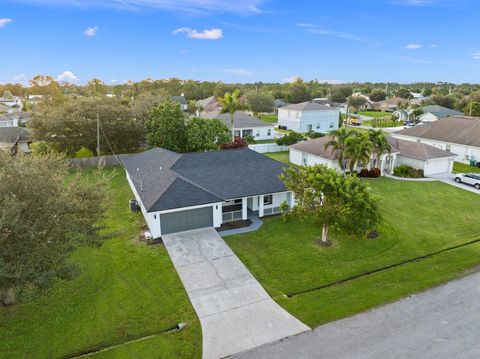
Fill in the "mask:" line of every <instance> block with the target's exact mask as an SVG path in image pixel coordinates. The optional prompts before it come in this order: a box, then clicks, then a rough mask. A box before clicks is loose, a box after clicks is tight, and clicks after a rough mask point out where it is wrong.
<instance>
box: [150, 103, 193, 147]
mask: <svg viewBox="0 0 480 359" xmlns="http://www.w3.org/2000/svg"><path fill="white" fill-rule="evenodd" d="M146 129H147V141H148V144H149V145H150V146H154V147H162V148H165V149H167V150H170V151H174V152H183V151H184V150H185V147H186V139H187V133H186V132H187V131H186V125H185V114H184V113H183V111H182V109H181V108H180V105H179V104H177V103H173V102H171V101H168V102H164V103H161V104H160V105H158V106H156V107H154V108H153V109H151V110H150V112H149V113H148V120H147V123H146Z"/></svg>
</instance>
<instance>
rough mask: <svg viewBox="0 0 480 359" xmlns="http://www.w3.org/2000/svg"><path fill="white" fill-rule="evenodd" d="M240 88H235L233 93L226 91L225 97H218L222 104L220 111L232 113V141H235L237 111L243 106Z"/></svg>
mask: <svg viewBox="0 0 480 359" xmlns="http://www.w3.org/2000/svg"><path fill="white" fill-rule="evenodd" d="M239 95H240V90H238V89H237V90H235V91H233V92H232V93H230V92H226V93H225V95H223V97H218V98H217V100H218V102H219V103H220V105H221V106H222V108H221V110H220V113H229V114H230V125H231V127H232V142H233V141H235V112H236V111H238V110H240V109H241V108H242V105H241V103H240V100H239V98H238V97H239Z"/></svg>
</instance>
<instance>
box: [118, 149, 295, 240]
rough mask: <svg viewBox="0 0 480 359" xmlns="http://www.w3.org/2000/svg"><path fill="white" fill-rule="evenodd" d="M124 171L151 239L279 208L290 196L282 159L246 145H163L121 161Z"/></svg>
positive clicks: (270, 212)
mask: <svg viewBox="0 0 480 359" xmlns="http://www.w3.org/2000/svg"><path fill="white" fill-rule="evenodd" d="M124 165H125V168H126V170H127V173H126V176H127V180H128V183H129V184H130V187H131V188H132V191H133V193H134V195H135V198H136V200H137V202H138V204H139V206H140V209H141V211H142V213H143V216H144V217H145V221H146V222H147V224H148V227H149V230H150V233H151V234H152V236H153V237H154V238H158V237H161V236H162V235H165V234H168V233H175V232H182V231H187V230H191V229H198V228H205V227H215V228H218V227H220V226H221V225H222V224H223V223H227V222H232V221H236V220H246V219H247V218H248V215H249V212H250V213H252V212H253V213H256V214H258V216H259V217H264V216H267V215H273V214H277V213H280V212H281V211H280V205H281V204H282V203H287V204H288V205H289V206H292V204H293V196H292V194H291V192H289V191H288V190H287V188H286V187H285V185H284V183H283V182H282V181H281V180H280V178H279V175H280V174H281V173H282V172H283V170H284V168H285V164H283V163H281V162H278V161H275V160H273V159H270V158H268V157H266V156H264V155H262V154H260V153H257V152H255V151H252V150H249V149H234V150H224V151H212V152H196V153H184V154H179V153H175V152H172V151H168V150H165V149H162V148H153V149H151V150H148V151H145V152H143V153H139V154H136V155H133V156H130V157H128V158H127V159H125V160H124Z"/></svg>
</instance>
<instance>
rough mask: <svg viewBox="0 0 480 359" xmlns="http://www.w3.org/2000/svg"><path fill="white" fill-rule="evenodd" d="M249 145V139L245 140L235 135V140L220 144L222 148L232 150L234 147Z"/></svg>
mask: <svg viewBox="0 0 480 359" xmlns="http://www.w3.org/2000/svg"><path fill="white" fill-rule="evenodd" d="M245 147H248V143H247V141H245V140H244V139H243V138H240V137H235V140H234V141H233V142H226V143H223V144H222V145H220V148H221V149H222V150H231V149H234V148H245Z"/></svg>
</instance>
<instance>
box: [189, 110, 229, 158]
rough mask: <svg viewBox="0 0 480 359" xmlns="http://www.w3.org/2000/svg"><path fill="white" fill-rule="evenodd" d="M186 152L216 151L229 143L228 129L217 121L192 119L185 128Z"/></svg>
mask: <svg viewBox="0 0 480 359" xmlns="http://www.w3.org/2000/svg"><path fill="white" fill-rule="evenodd" d="M186 137H187V139H186V142H187V148H186V149H187V151H191V152H197V151H211V150H216V149H218V148H219V146H220V145H221V144H223V143H225V142H229V141H230V129H229V128H228V127H227V126H226V125H225V124H224V123H223V122H222V121H220V120H218V119H214V118H212V119H210V118H193V119H191V120H190V121H188V123H187V128H186Z"/></svg>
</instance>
